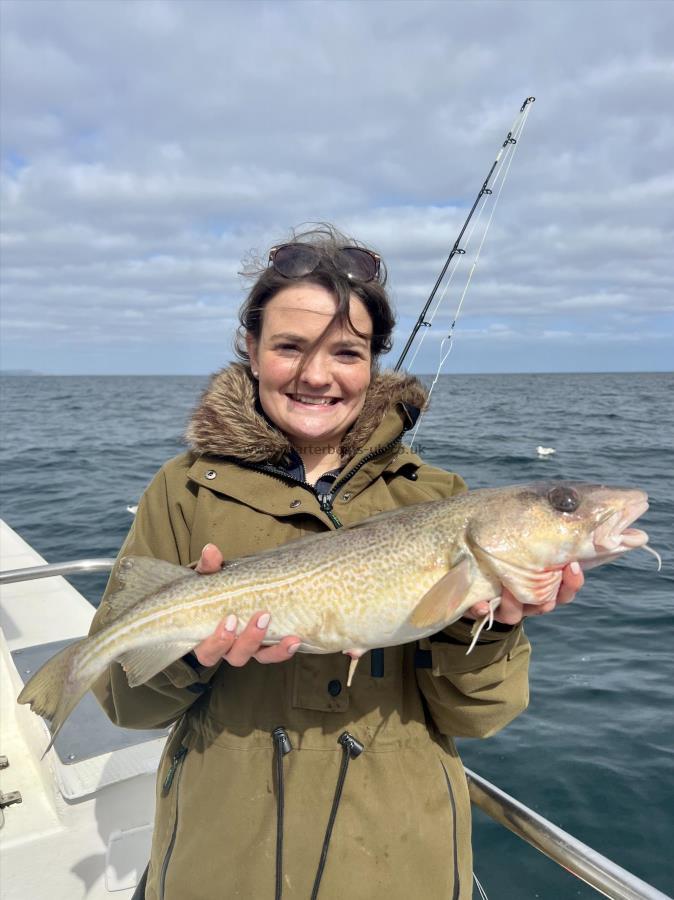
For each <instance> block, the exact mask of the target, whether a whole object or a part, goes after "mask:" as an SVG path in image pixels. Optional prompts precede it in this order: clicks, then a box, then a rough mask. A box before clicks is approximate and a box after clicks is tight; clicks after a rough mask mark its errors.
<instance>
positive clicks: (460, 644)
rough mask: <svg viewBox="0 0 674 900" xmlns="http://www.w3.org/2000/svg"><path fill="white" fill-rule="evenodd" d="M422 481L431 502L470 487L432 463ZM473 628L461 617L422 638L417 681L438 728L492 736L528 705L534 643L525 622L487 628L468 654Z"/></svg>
mask: <svg viewBox="0 0 674 900" xmlns="http://www.w3.org/2000/svg"><path fill="white" fill-rule="evenodd" d="M417 485H418V487H419V488H420V490H421V491H422V492H423V493H425V494H426V495H427V496H428V499H429V500H430V499H441V498H443V497H451V496H453V495H454V494H457V493H461V492H462V491H465V490H467V488H466V484H465V482H464V481H463V479H462V478H460V477H459V476H458V475H454V474H452V473H450V472H444V471H443V470H442V469H436V468H434V467H433V466H427V465H422V466H421V467H420V468H419V469H418V470H417ZM472 626H473V623H472V621H470V620H466V619H460V620H459V621H458V622H455V623H454V624H453V625H449V626H448V627H447V628H446V629H444V631H442V632H440V633H439V634H436V635H433V636H432V637H431V638H427V639H425V640H423V641H420V642H419V649H420V650H422V651H425V652H426V655H427V657H428V655H430V667H429V668H418V669H417V670H416V673H417V683H418V685H419V688H420V690H421V693H422V694H423V696H424V699H425V701H426V705H427V707H428V710H429V712H430V714H431V716H432V718H433V721H434V723H435V726H436V727H437V729H438V731H440V732H441V733H442V734H446V735H449V736H452V737H489V736H490V735H492V734H494V733H495V732H497V731H499V730H500V729H501V728H503V727H504V726H505V725H507V724H508V722H510V721H511V720H512V719H514V718H515V717H516V716H518V715H519V714H520V713H521V712H523V711H524V710H525V709H526V708H527V705H528V703H529V659H530V656H531V646H530V644H529V641H528V640H527V638H526V636H525V634H524V630H523V628H522V625H521V624H520V625H518V626H516V627H514V628H509V627H508V626H505V625H501V626H499V625H498V624H497V626H496V629H493V630H491V631H483V632H482V634H481V635H480V639H479V643H478V644H477V645H476V646H475V648H474V649H473V650H472V652H471V653H470V655H468V656H467V655H466V651H467V649H468V647H469V646H470V642H471V639H472V638H471V628H472ZM497 629H498V630H497Z"/></svg>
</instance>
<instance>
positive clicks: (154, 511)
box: [90, 469, 218, 728]
mask: <svg viewBox="0 0 674 900" xmlns="http://www.w3.org/2000/svg"><path fill="white" fill-rule="evenodd" d="M189 501H190V495H189V494H186V496H185V497H184V498H180V500H177V499H176V498H171V497H169V491H168V489H167V479H166V474H165V471H164V469H162V470H161V471H160V472H159V473H158V474H157V475H156V476H155V478H154V479H153V481H152V483H151V484H150V486H149V487H148V488H147V490H146V491H145V493H144V494H143V496H142V498H141V500H140V502H139V504H138V511H137V513H136V517H135V520H134V523H133V525H132V527H131V530H130V531H129V534H128V535H127V538H126V540H125V541H124V544H123V545H122V549H121V550H120V552H119V556H118V557H117V562H116V563H115V566H114V568H113V570H112V574H111V576H110V580H109V581H108V585H107V587H106V589H105V593H104V594H103V598H102V600H101V603H100V606H99V608H98V610H97V612H96V615H95V616H94V619H93V622H92V624H91V629H90V633H91V634H93V633H94V632H97V631H100V630H101V629H102V628H103V627H104V626H105V625H106V624H107V623H108V622H109V621H110V609H109V606H108V599H109V597H110V596H111V595H112V594H113V593H114V592H115V591H116V590H117V589H118V587H119V584H118V581H117V566H118V564H119V560H120V559H121V558H122V557H124V556H150V557H153V558H155V559H164V560H166V561H167V562H172V563H177V564H178V565H188V564H189V562H190V560H189V511H190V510H189V508H187V509H186V507H189ZM217 669H218V666H211V667H210V668H201V667H200V668H199V669H196V668H193V667H192V666H190V665H189V664H188V663H186V662H185V661H184V660H177V661H176V662H174V663H172V665H170V666H169V667H168V668H167V669H165V670H164V671H163V672H160V673H159V674H158V675H155V677H154V678H151V679H150V680H149V681H148V682H146V683H145V684H143V685H140V686H139V687H135V688H130V687H129V684H128V681H127V679H126V675H125V673H124V671H123V669H122V667H121V666H120V665H119V663H112V665H111V666H110V667H109V668H108V669H107V670H106V671H105V672H104V673H103V675H101V677H100V678H99V679H98V680H97V681H96V683H95V684H94V686H93V688H92V690H93V692H94V694H95V695H96V697H97V699H98V701H99V703H100V704H101V706H102V707H103V709H104V710H105V712H106V714H107V715H108V717H109V718H110V719H111V720H112V721H113V722H115V724H117V725H121V726H123V727H125V728H162V727H165V726H166V725H169V724H170V723H171V722H173V721H175V720H176V719H177V718H179V716H180V715H181V714H182V713H183V712H185V710H186V709H188V708H189V707H190V706H191V705H192V703H194V701H195V700H197V699H198V697H199V695H200V694H201V693H203V691H204V690H206V689H207V685H208V682H209V681H210V679H211V678H212V677H213V675H214V674H215V672H216V670H217Z"/></svg>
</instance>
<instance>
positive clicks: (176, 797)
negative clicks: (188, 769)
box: [159, 744, 188, 900]
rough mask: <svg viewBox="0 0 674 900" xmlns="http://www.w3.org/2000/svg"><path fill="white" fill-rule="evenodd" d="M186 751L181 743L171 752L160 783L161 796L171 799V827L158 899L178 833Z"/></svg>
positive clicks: (164, 885)
mask: <svg viewBox="0 0 674 900" xmlns="http://www.w3.org/2000/svg"><path fill="white" fill-rule="evenodd" d="M187 752H188V748H187V747H185V746H184V745H183V744H181V745H180V747H178V749H177V750H176V752H175V753H174V754H173V757H172V758H171V765H170V767H169V770H168V772H167V773H166V778H165V779H164V782H163V784H162V794H163V796H164V797H169V796H171V797H172V800H173V803H172V812H173V816H172V818H173V828H172V829H171V836H170V838H169V842H168V846H167V848H166V852H165V854H164V859H163V860H162V863H161V868H160V870H159V900H164V894H165V889H166V874H167V872H168V867H169V863H170V862H171V856H172V854H173V848H174V847H175V843H176V836H177V833H178V816H179V812H180V806H179V801H180V778H181V775H182V771H183V764H184V762H185V757H186V756H187Z"/></svg>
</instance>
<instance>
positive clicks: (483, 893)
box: [473, 872, 489, 900]
mask: <svg viewBox="0 0 674 900" xmlns="http://www.w3.org/2000/svg"><path fill="white" fill-rule="evenodd" d="M473 880H474V881H475V884H476V886H477V889H478V891H479V894H480V900H489V897H488V896H487V892H486V891H485V889H484V888H483V887H482V885H481V884H480V879H479V878H478V877H477V875H476V874H475V872H473Z"/></svg>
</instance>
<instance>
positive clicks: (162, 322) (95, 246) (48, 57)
mask: <svg viewBox="0 0 674 900" xmlns="http://www.w3.org/2000/svg"><path fill="white" fill-rule="evenodd" d="M0 30H1V40H2V47H1V51H2V56H1V59H2V73H1V74H2V98H1V102H2V105H1V109H0V114H1V116H2V122H1V125H2V127H1V129H0V131H1V139H2V198H1V200H2V207H1V209H2V233H3V234H2V242H3V243H2V265H3V273H2V297H1V299H2V323H1V339H2V344H1V347H0V349H1V353H2V356H1V360H0V364H1V366H2V368H4V369H10V368H21V369H35V370H38V371H41V372H46V373H195V374H196V373H198V374H201V373H207V372H209V371H212V370H213V369H215V368H217V367H219V366H220V365H222V364H223V363H225V362H226V361H227V360H228V359H229V358H231V338H232V333H233V328H234V325H235V321H236V310H237V308H238V306H239V304H240V302H241V300H242V298H243V296H244V292H245V290H246V284H247V282H246V280H245V278H244V277H242V276H241V275H240V274H239V273H240V271H241V269H242V267H243V265H244V262H245V260H246V259H248V258H249V257H250V256H251V254H253V255H255V254H260V255H264V253H265V250H266V249H267V248H268V247H269V246H270V245H271V244H272V243H274V242H276V241H278V240H279V239H283V238H284V237H286V236H287V234H288V230H289V228H290V227H292V226H294V225H298V224H299V223H302V222H306V221H317V220H327V221H331V222H333V223H335V224H337V225H338V226H340V227H341V228H342V230H345V231H347V232H349V233H351V234H352V235H354V236H355V237H356V238H358V239H360V240H361V241H365V242H367V243H368V244H370V245H371V246H373V247H374V248H375V249H377V250H378V251H379V252H380V253H381V254H382V256H383V257H384V259H385V261H386V263H387V266H388V270H389V284H390V287H391V290H392V295H393V299H394V302H395V304H396V307H397V310H398V315H399V327H398V332H397V333H398V341H397V348H398V349H400V347H401V346H402V344H403V343H404V340H405V338H406V336H407V333H408V332H409V329H410V327H411V325H412V323H413V321H414V319H415V318H416V315H417V314H418V311H419V309H420V307H421V305H422V304H423V302H424V300H425V298H426V296H427V295H428V293H429V291H430V289H431V287H432V285H433V283H434V281H435V278H436V276H437V274H438V272H439V270H440V268H441V266H442V263H443V261H444V259H445V257H446V255H447V253H448V251H449V249H450V248H451V246H452V245H453V243H454V240H455V239H456V236H457V234H458V231H459V229H460V227H461V224H462V222H463V220H464V218H465V216H466V214H467V212H468V210H469V209H470V206H471V205H472V202H473V199H474V197H475V195H476V193H477V191H478V189H479V188H480V185H481V184H482V182H483V180H484V178H485V176H486V174H487V172H488V171H489V167H490V165H491V163H492V161H493V160H494V157H495V155H496V153H497V151H498V150H499V148H500V145H501V142H502V141H503V138H504V137H505V135H506V133H507V131H508V129H509V127H510V126H511V124H512V123H513V120H514V119H515V117H516V114H517V112H518V110H519V108H520V106H521V104H522V101H523V100H524V98H525V97H527V96H529V95H534V96H535V97H536V102H535V103H534V104H533V105H532V106H531V113H530V115H529V118H528V120H527V122H526V127H525V130H524V133H523V135H522V137H521V140H520V141H519V143H518V145H517V153H516V155H515V157H514V160H513V163H512V168H511V169H510V172H509V176H508V179H507V181H506V183H505V186H504V188H503V193H502V194H501V197H500V200H499V203H498V206H497V209H496V212H495V215H494V218H493V223H492V225H491V228H490V230H489V233H488V235H487V237H486V240H485V243H484V247H483V250H482V254H481V258H480V261H479V264H478V266H477V268H476V270H475V274H474V276H473V278H472V281H471V283H470V287H469V290H468V292H467V293H466V297H465V300H464V304H463V308H462V312H461V317H460V318H459V321H458V324H457V326H456V331H455V346H454V350H453V353H452V356H451V357H450V359H449V361H448V367H447V370H448V371H455V372H508V371H607V370H608V371H616V370H658V369H671V368H672V367H673V366H672V359H674V353H673V349H674V340H673V336H674V315H673V308H674V266H673V264H672V247H673V246H674V235H673V232H674V174H673V165H674V164H673V161H674V119H673V117H672V109H673V108H674V61H673V53H672V47H673V46H674V4H672V3H670V2H648V0H641V2H638V3H622V2H610V0H604V2H598V3H595V2H572V0H571V2H570V0H564V2H555V0H549V2H532V3H529V2H509V0H503V2H496V3H492V2H480V0H477V2H470V3H464V2H434V0H433V2H425V0H413V2H406V0H398V2H378V0H367V2H359V0H353V2H349V0H341V2H334V0H332V2H330V0H318V2H311V0H310V2H299V3H297V2H281V0H276V2H247V3H237V2H233V3H229V2H217V0H210V2H200V0H186V2H181V0H135V2H129V0H113V2H108V0H77V2H62V0H49V2H47V0H39V2H33V0H1V2H0ZM489 211H490V210H489V208H487V211H486V212H485V214H484V216H483V219H482V220H481V224H482V223H484V222H485V221H486V219H487V216H488V213H489ZM479 240H480V232H479V231H476V233H475V235H474V237H473V239H472V242H473V248H476V247H477V245H478V243H479ZM469 268H470V259H469V254H466V258H465V259H464V260H462V267H461V268H459V269H458V270H457V272H456V275H455V276H454V280H453V281H452V284H451V287H450V290H449V291H448V294H447V297H446V301H445V304H444V305H443V307H442V308H441V309H440V311H439V313H438V316H437V317H436V319H435V323H434V326H433V328H431V329H427V330H426V340H425V343H424V346H423V348H422V351H421V352H420V353H419V355H418V357H417V359H416V362H415V369H416V370H417V371H424V372H429V371H433V370H434V369H435V366H436V365H437V360H438V350H439V347H440V340H441V338H442V337H443V335H445V334H446V333H447V330H448V327H449V324H450V323H451V321H452V318H453V316H454V312H455V309H456V305H457V303H458V301H459V298H460V296H461V293H462V291H463V287H464V284H465V279H466V277H467V274H468V271H469ZM391 361H392V362H393V361H395V354H394V355H393V357H392V359H391Z"/></svg>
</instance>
